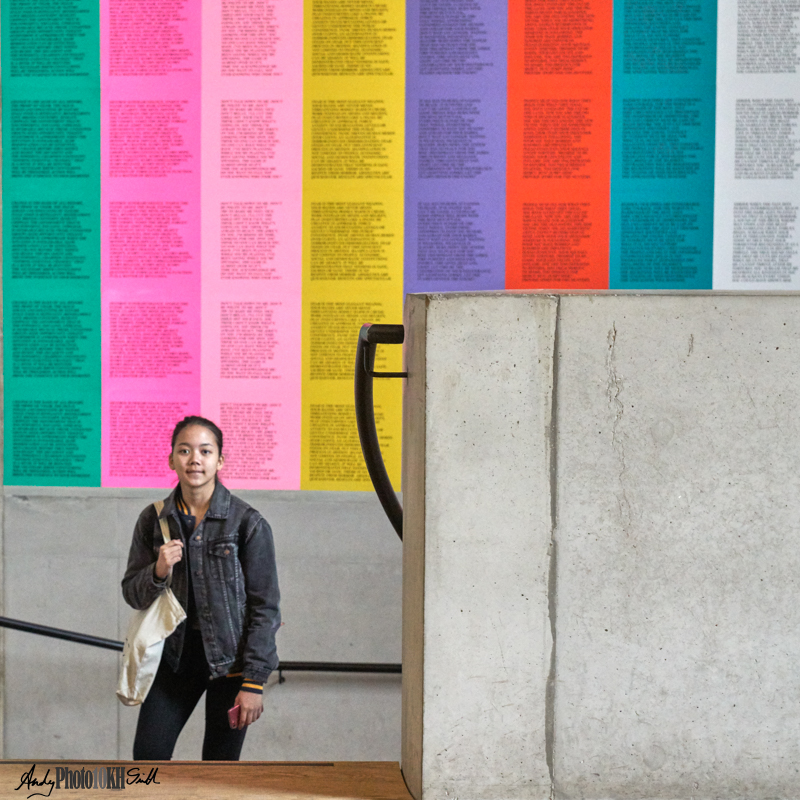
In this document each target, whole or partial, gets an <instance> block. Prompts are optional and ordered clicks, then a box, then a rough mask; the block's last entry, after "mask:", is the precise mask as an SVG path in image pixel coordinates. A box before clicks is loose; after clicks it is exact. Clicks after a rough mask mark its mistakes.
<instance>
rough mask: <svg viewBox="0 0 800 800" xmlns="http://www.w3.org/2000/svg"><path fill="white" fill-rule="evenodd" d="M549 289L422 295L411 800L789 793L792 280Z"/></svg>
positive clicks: (794, 588) (799, 483)
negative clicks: (691, 287) (597, 290)
mask: <svg viewBox="0 0 800 800" xmlns="http://www.w3.org/2000/svg"><path fill="white" fill-rule="evenodd" d="M536 300H537V299H530V298H526V297H525V296H524V295H517V296H508V295H505V296H493V295H491V294H484V295H477V296H476V295H461V296H460V295H429V296H420V297H416V298H410V300H409V302H411V303H418V304H424V305H425V306H426V314H420V315H419V319H422V320H425V322H424V323H423V324H424V326H425V330H424V331H422V335H424V336H427V346H426V347H424V348H422V349H421V350H420V348H419V346H417V347H416V349H415V352H421V353H422V356H420V360H423V359H424V361H425V362H426V364H425V367H424V369H425V381H420V382H419V383H418V386H421V387H422V388H418V390H417V393H418V394H420V395H421V397H422V400H420V397H416V396H415V397H414V400H415V402H417V403H419V402H423V403H424V406H425V408H424V415H423V416H425V417H426V419H427V426H426V432H425V438H424V440H423V439H421V438H419V437H418V438H417V440H416V441H417V444H416V446H417V448H418V450H420V452H416V453H413V454H407V455H408V456H410V457H414V458H416V459H419V460H421V466H419V467H418V471H419V472H421V474H423V475H424V482H417V483H412V482H410V483H409V484H408V486H407V487H406V503H407V505H408V506H409V507H415V508H419V507H420V505H423V506H424V511H425V513H424V517H417V519H423V520H424V524H423V523H417V525H416V527H415V529H413V530H409V529H407V530H406V532H405V536H406V541H407V542H411V541H418V540H419V539H420V537H423V538H424V544H425V550H424V552H425V559H424V564H422V565H421V567H420V569H421V571H422V572H423V573H424V576H423V578H424V581H423V582H424V610H423V612H422V613H423V618H424V635H423V640H424V667H423V669H422V670H421V671H420V674H421V676H422V677H421V680H422V681H423V682H424V686H423V693H424V698H425V704H424V708H423V710H422V715H421V716H422V739H421V744H420V747H419V748H418V749H419V751H420V759H421V791H420V792H416V793H415V794H416V796H417V797H418V798H419V797H421V798H422V800H428V799H429V798H430V799H431V800H433V798H436V800H439V799H440V798H444V797H458V798H460V800H468V798H475V799H476V800H477V799H478V798H499V797H514V798H516V797H530V798H542V800H544V799H545V798H551V797H552V798H565V799H566V798H586V799H587V800H590V799H591V800H611V798H614V799H615V800H616V799H619V800H628V799H630V800H656V799H658V800H678V799H679V798H680V799H681V800H683V798H685V799H686V800H690V798H691V799H692V800H700V799H701V798H705V799H707V800H712V798H714V799H716V798H726V799H733V798H736V799H737V800H745V799H746V800H768V798H794V797H796V796H797V794H798V786H800V772H798V770H800V767H798V764H797V760H798V759H797V742H798V741H799V740H800V670H798V669H797V662H798V657H800V633H799V632H798V631H800V603H799V602H798V575H800V548H798V546H797V543H798V537H799V536H800V522H798V520H799V519H800V513H798V512H800V499H799V498H800V421H799V420H798V415H797V409H798V407H800V374H799V373H800V359H798V341H800V295H798V294H787V295H778V294H776V295H766V294H759V295H743V294H737V295H733V294H730V295H725V294H719V293H715V294H711V293H694V294H686V295H679V294H675V293H664V294H661V295H657V294H650V295H646V294H645V295H636V294H628V295H624V296H615V295H611V294H603V295H600V296H591V295H588V294H586V295H580V294H578V295H563V296H561V297H560V298H558V300H557V301H556V300H555V299H554V300H552V303H555V302H558V311H557V314H556V315H555V317H556V318H557V323H556V324H555V325H554V324H553V317H554V315H553V311H552V305H551V302H548V300H547V298H546V297H543V296H540V297H539V298H538V302H537V301H536ZM515 303H516V304H517V305H516V306H515V305H514V304H515ZM526 303H527V305H526ZM519 309H525V311H524V312H522V313H519ZM419 335H420V331H415V336H417V337H418V336H419ZM548 336H549V337H550V338H549V342H548V341H547V337H548ZM551 353H552V355H551ZM512 364H516V365H517V366H516V367H513V368H512V366H511V365H512ZM407 368H408V369H409V373H410V374H411V372H412V371H413V370H414V369H415V364H414V363H413V361H412V362H411V363H408V364H407ZM520 368H521V369H522V370H523V373H524V374H520V373H517V372H516V370H517V369H520ZM551 371H552V374H553V378H554V380H553V381H552V382H551V383H548V381H547V377H548V375H550V374H551ZM526 391H527V392H528V395H527V397H526V398H525V399H524V400H523V401H522V402H520V401H521V398H523V397H524V392H526ZM551 394H552V397H553V407H554V409H555V414H554V418H553V422H552V424H548V422H547V418H546V415H545V416H543V412H542V408H543V407H546V406H547V403H548V397H549V396H550V395H551ZM517 422H519V426H518V425H517ZM407 440H408V437H407ZM548 442H550V443H551V444H553V450H552V454H553V462H552V467H553V471H552V474H551V476H550V477H551V480H548V476H547V475H546V465H545V463H544V461H545V459H544V454H545V453H546V452H547V447H548ZM420 487H424V498H417V497H411V496H409V491H411V490H412V488H413V490H414V491H415V492H417V491H422V489H420ZM549 498H553V499H554V501H555V502H554V507H553V509H551V508H550V507H549V504H548V502H546V501H548V500H549ZM552 512H554V513H555V522H556V524H555V528H554V530H553V542H552V544H553V546H552V547H550V548H549V550H548V548H547V547H546V544H547V542H548V538H549V526H550V523H551V521H552ZM548 574H549V576H550V577H549V580H548V579H547V576H548ZM404 580H406V581H407V585H409V586H412V585H414V581H412V580H408V579H407V578H406V579H404ZM548 587H549V601H550V602H549V604H548V597H547V589H548ZM523 597H524V598H525V601H526V604H527V603H529V604H530V605H528V606H527V608H528V609H531V610H533V609H536V611H533V612H532V613H529V614H527V615H526V614H525V613H524V612H522V613H521V610H520V609H521V602H522V599H523ZM548 612H549V615H550V616H549V621H550V622H551V623H552V625H553V628H552V631H553V633H554V639H553V650H552V652H553V655H554V661H553V662H552V663H551V662H550V661H549V659H548V657H547V656H548V654H549V653H550V652H551V650H550V637H549V635H548V634H549V628H548V624H547V623H548ZM537 614H538V616H537ZM537 622H538V624H537ZM548 666H552V668H553V671H552V673H551V675H552V677H554V682H553V683H552V684H550V688H551V689H552V691H548V682H547V680H546V678H547V672H548V670H547V667H548ZM404 691H405V690H404ZM526 748H527V749H526ZM408 752H409V753H411V754H412V755H413V753H414V752H415V751H414V750H409V751H408ZM512 753H513V754H514V755H516V756H517V760H516V763H512V759H509V760H508V761H504V759H505V758H506V756H507V755H508V754H512ZM545 760H547V761H548V762H549V763H548V766H549V769H550V774H549V775H548V774H547V771H546V770H545V769H544V767H543V764H544V762H545ZM407 766H408V767H409V771H413V770H412V769H411V766H412V765H407ZM405 767H406V765H405V764H404V768H405ZM467 776H473V777H474V781H473V782H472V783H469V782H467V781H464V780H463V778H464V777H467ZM481 776H482V777H481Z"/></svg>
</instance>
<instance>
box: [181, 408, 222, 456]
mask: <svg viewBox="0 0 800 800" xmlns="http://www.w3.org/2000/svg"><path fill="white" fill-rule="evenodd" d="M190 425H199V426H200V427H202V428H208V430H210V431H211V433H212V434H213V436H214V438H215V439H216V440H217V447H218V448H219V453H220V455H222V431H221V430H220V429H219V428H218V427H217V426H216V425H215V424H214V423H213V422H212V421H211V420H210V419H206V418H205V417H197V416H190V417H184V418H183V419H182V420H181V421H180V422H179V423H178V424H177V425H176V426H175V430H174V431H172V449H173V450H174V449H175V442H177V441H178V436H179V435H180V432H181V431H182V430H183V429H184V428H188V427H189V426H190Z"/></svg>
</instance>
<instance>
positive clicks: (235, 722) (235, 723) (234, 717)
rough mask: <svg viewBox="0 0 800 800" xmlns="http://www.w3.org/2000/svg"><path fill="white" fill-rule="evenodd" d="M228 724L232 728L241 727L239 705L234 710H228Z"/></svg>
mask: <svg viewBox="0 0 800 800" xmlns="http://www.w3.org/2000/svg"><path fill="white" fill-rule="evenodd" d="M228 724H229V725H230V726H231V728H238V727H239V704H238V703H237V704H236V705H235V706H234V707H233V708H229V709H228Z"/></svg>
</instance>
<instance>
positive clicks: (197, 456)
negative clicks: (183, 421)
mask: <svg viewBox="0 0 800 800" xmlns="http://www.w3.org/2000/svg"><path fill="white" fill-rule="evenodd" d="M222 463H223V458H222V455H221V454H220V452H219V447H218V446H217V440H216V439H215V438H214V434H213V433H211V431H210V430H209V429H208V428H204V427H203V426H202V425H189V426H187V427H186V428H184V429H183V430H182V431H181V432H180V433H179V434H178V438H177V440H176V441H175V447H174V448H173V450H172V452H171V453H170V455H169V467H170V469H174V470H175V472H177V473H178V480H179V481H180V482H181V487H184V488H187V489H190V488H191V489H201V488H203V487H205V486H208V484H213V483H214V480H215V478H216V475H217V473H218V472H219V471H220V469H222Z"/></svg>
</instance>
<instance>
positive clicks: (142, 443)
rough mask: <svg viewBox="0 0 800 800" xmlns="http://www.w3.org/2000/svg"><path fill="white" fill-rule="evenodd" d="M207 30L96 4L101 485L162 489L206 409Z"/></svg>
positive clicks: (115, 3) (185, 17) (159, 12)
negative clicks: (184, 427)
mask: <svg viewBox="0 0 800 800" xmlns="http://www.w3.org/2000/svg"><path fill="white" fill-rule="evenodd" d="M200 23H201V18H200V14H199V13H193V7H192V3H191V2H189V0H178V2H174V3H167V4H158V3H140V2H136V1H135V0H102V2H101V42H100V58H101V76H102V81H101V104H102V137H101V139H102V145H101V166H102V188H101V201H102V217H101V239H102V244H101V259H102V267H101V269H102V342H103V344H102V364H103V445H102V448H103V449H102V480H103V485H104V486H131V487H137V486H140V487H150V486H152V487H166V486H169V485H171V482H174V481H173V480H172V476H173V475H174V473H171V472H170V470H169V468H168V465H167V456H168V454H169V434H170V431H171V429H172V427H173V426H174V424H175V422H176V421H177V420H179V419H180V418H181V417H183V416H185V415H186V414H190V413H198V412H199V411H200V367H201V360H200V344H201V342H200V322H201V320H200V311H201V308H200V296H201V293H200V277H201V275H200V166H201V155H200V113H201V108H200V107H201V102H200V93H201V86H200V44H201V42H200Z"/></svg>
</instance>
